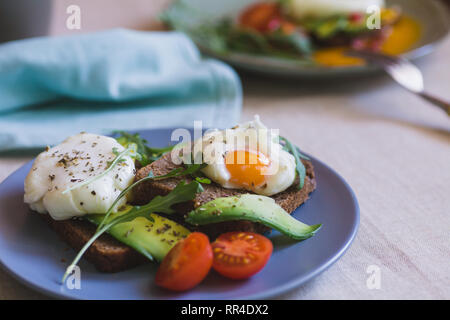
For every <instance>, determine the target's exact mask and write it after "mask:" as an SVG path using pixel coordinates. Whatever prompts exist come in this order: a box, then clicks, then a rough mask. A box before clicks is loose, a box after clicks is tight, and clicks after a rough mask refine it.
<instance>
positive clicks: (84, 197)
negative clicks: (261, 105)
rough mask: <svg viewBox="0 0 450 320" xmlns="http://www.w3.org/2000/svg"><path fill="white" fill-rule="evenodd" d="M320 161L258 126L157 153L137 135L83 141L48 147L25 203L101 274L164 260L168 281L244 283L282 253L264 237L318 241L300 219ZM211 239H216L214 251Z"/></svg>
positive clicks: (161, 278)
mask: <svg viewBox="0 0 450 320" xmlns="http://www.w3.org/2000/svg"><path fill="white" fill-rule="evenodd" d="M315 186H316V182H315V175H314V168H313V165H312V164H311V162H310V161H309V159H308V158H307V157H306V156H304V155H303V154H301V153H300V151H299V150H298V149H297V148H296V147H294V146H293V145H292V144H291V143H290V142H289V141H288V140H287V139H285V138H283V137H280V136H278V134H277V133H276V132H274V131H273V130H269V129H267V128H266V127H265V126H264V125H263V124H262V123H261V121H260V120H259V118H258V117H257V116H256V117H255V119H254V120H252V121H249V122H247V123H243V124H240V125H237V126H235V127H233V128H231V129H227V130H208V131H207V132H205V134H204V135H203V136H202V137H201V138H200V139H197V140H195V141H193V142H187V141H183V142H182V143H180V144H178V145H176V146H172V147H167V148H162V149H156V148H151V147H149V146H147V145H146V141H145V140H143V139H141V138H140V137H139V135H137V134H129V133H125V132H122V133H121V134H120V136H119V137H117V138H116V139H115V138H112V137H106V136H101V135H96V134H90V133H80V134H77V135H75V136H72V137H69V138H67V139H66V140H65V141H63V142H62V143H61V144H59V145H57V146H55V147H52V148H47V149H46V150H45V151H44V152H42V153H41V154H40V155H39V156H38V157H37V158H36V160H35V161H34V163H33V166H32V169H31V170H30V172H29V174H28V176H27V177H26V180H25V202H26V203H28V204H29V205H30V208H31V209H32V210H33V211H37V212H39V213H41V214H42V217H43V218H44V219H45V220H46V221H47V222H48V223H49V225H50V226H51V227H52V228H53V229H54V230H55V231H56V232H57V233H58V234H59V235H60V236H61V238H62V239H63V240H64V241H66V242H67V243H68V244H69V245H70V246H72V247H73V248H74V249H75V250H80V251H79V254H78V255H77V257H76V258H75V260H74V261H73V263H72V264H71V265H70V266H69V267H68V269H67V272H66V275H65V276H67V275H68V274H70V273H71V272H72V269H73V266H74V265H76V264H77V263H78V261H79V260H80V259H81V257H82V256H83V255H84V256H85V257H86V258H87V260H89V261H90V262H92V263H93V264H94V265H95V266H96V267H97V269H98V270H100V271H103V272H117V271H121V270H126V269H129V268H131V267H133V266H136V265H138V264H141V263H144V262H146V261H155V262H161V265H160V267H159V270H158V273H157V276H156V283H157V284H158V285H160V286H162V287H165V288H168V289H172V290H187V289H190V288H192V287H193V286H195V285H196V284H198V283H199V282H200V281H201V280H202V279H203V278H204V277H205V276H206V274H207V273H208V272H209V269H210V268H211V266H212V267H213V268H214V269H215V270H216V271H218V272H219V273H221V274H223V275H225V276H227V277H229V278H235V279H241V278H247V277H249V276H251V275H253V274H254V273H256V272H258V271H259V270H261V269H262V268H263V267H264V265H265V264H266V262H267V261H268V259H269V257H270V255H271V253H272V243H271V241H270V240H269V239H267V238H265V237H264V236H263V235H262V234H263V233H266V232H268V231H270V230H271V229H276V230H278V231H280V232H281V233H283V234H284V235H286V236H288V237H291V238H293V239H296V240H304V239H307V238H309V237H311V236H313V235H314V234H315V233H316V232H317V231H318V230H319V228H320V225H314V226H309V225H306V224H303V223H302V222H300V221H298V220H297V219H295V218H293V217H292V216H290V213H292V212H293V211H294V210H295V209H296V208H297V207H299V206H300V205H301V204H302V203H304V202H305V201H306V200H307V199H308V197H309V194H310V193H311V192H312V191H313V190H314V189H315ZM210 240H211V241H214V242H212V243H210Z"/></svg>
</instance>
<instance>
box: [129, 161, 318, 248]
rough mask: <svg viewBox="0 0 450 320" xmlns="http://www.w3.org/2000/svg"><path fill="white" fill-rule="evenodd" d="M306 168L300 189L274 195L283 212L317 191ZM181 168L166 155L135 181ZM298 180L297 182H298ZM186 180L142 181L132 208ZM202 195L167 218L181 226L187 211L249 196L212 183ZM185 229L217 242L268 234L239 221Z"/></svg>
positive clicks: (294, 187) (257, 225)
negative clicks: (228, 236) (242, 234)
mask: <svg viewBox="0 0 450 320" xmlns="http://www.w3.org/2000/svg"><path fill="white" fill-rule="evenodd" d="M302 162H303V164H304V165H305V167H306V178H305V184H304V186H303V188H302V189H300V190H299V189H298V187H297V184H298V180H297V181H296V182H295V183H294V184H293V185H292V186H291V187H289V188H288V189H287V190H285V191H283V192H280V193H278V194H276V195H274V196H273V197H272V198H273V199H274V200H275V201H276V203H278V204H279V205H280V206H281V207H282V208H283V209H284V210H286V211H287V212H289V213H292V212H293V211H294V210H295V209H296V208H297V207H299V206H300V205H301V204H302V203H304V202H305V201H306V200H308V198H309V194H310V193H311V192H312V191H314V189H315V188H316V180H315V174H314V168H313V165H312V163H311V162H310V161H306V160H302ZM179 167H181V166H180V165H176V164H174V163H173V162H172V158H171V154H170V153H166V154H165V155H164V156H163V157H161V158H160V159H158V160H157V161H155V162H153V163H151V164H149V165H147V166H145V167H143V168H141V169H139V171H138V172H137V174H136V180H140V179H142V178H145V177H147V176H148V174H149V172H150V171H152V172H153V174H154V175H155V176H159V175H164V174H167V173H169V172H170V171H171V170H173V169H176V168H179ZM297 179H298V178H297ZM181 180H186V181H187V182H189V181H192V179H191V178H190V177H185V176H184V177H176V178H170V179H164V180H157V181H153V180H150V181H145V182H143V183H141V184H138V185H137V186H136V187H135V189H134V191H133V196H134V203H135V204H139V205H142V204H146V203H148V202H149V201H150V200H151V199H153V198H154V197H155V196H158V195H166V194H168V193H169V192H170V191H172V190H173V189H174V188H175V186H176V185H177V184H178V183H179V182H180V181H181ZM203 187H204V189H205V191H204V192H202V193H200V194H198V195H197V196H196V197H195V199H194V200H192V201H189V202H186V203H183V204H179V205H176V206H174V208H175V209H176V211H177V212H176V214H173V215H170V219H173V220H175V221H177V222H179V223H182V224H184V225H186V224H185V223H184V215H186V213H188V212H189V211H191V210H193V209H194V208H197V207H199V206H201V205H202V204H204V203H207V202H209V201H211V200H214V199H216V198H218V197H229V196H235V195H239V194H244V193H250V192H248V191H246V190H237V189H225V188H223V187H222V186H220V185H219V184H216V183H214V182H212V183H211V184H204V185H203ZM186 227H188V228H190V229H191V230H198V231H202V232H204V233H206V234H207V235H209V236H210V238H211V239H214V238H216V237H217V236H218V235H219V234H221V233H224V232H228V231H250V232H257V233H264V232H267V231H269V230H270V228H268V227H266V226H264V225H262V224H260V223H255V222H251V221H246V220H240V221H227V222H220V223H214V224H209V225H205V226H199V227H193V226H192V225H186Z"/></svg>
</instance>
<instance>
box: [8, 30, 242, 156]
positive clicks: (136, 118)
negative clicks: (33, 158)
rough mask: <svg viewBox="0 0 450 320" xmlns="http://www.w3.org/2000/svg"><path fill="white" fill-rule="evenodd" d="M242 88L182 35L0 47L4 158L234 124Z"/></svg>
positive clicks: (114, 34) (111, 35)
mask: <svg viewBox="0 0 450 320" xmlns="http://www.w3.org/2000/svg"><path fill="white" fill-rule="evenodd" d="M241 105H242V93H241V84H240V80H239V78H238V76H237V75H236V73H235V72H234V71H233V69H231V68H230V67H229V66H227V65H226V64H224V63H222V62H219V61H217V60H212V59H202V58H201V56H200V54H199V52H198V50H197V48H196V47H195V45H194V44H193V43H192V41H190V40H189V39H188V38H187V37H186V36H185V35H183V34H181V33H177V32H143V31H131V30H125V29H115V30H110V31H105V32H98V33H91V34H85V35H76V36H67V37H54V38H35V39H29V40H20V41H14V42H10V43H6V44H2V45H0V151H4V150H10V149H17V148H28V147H38V146H45V145H53V144H56V143H58V142H60V141H62V140H63V139H64V138H66V137H67V136H69V135H72V134H75V133H78V132H80V131H87V132H94V133H101V134H108V133H110V132H111V131H113V130H118V129H121V130H134V129H145V128H155V127H192V126H193V121H194V120H202V121H203V126H204V127H218V128H224V127H229V126H232V125H234V124H235V123H236V122H237V121H238V120H239V116H240V111H241Z"/></svg>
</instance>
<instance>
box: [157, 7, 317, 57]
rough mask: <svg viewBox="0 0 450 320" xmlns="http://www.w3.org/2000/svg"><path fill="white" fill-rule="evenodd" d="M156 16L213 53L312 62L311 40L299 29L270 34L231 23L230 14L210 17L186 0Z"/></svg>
mask: <svg viewBox="0 0 450 320" xmlns="http://www.w3.org/2000/svg"><path fill="white" fill-rule="evenodd" d="M160 19H161V20H162V22H164V23H165V24H166V25H168V26H169V27H171V28H172V29H174V30H177V31H181V32H184V33H186V34H187V35H188V36H189V37H190V38H191V39H192V40H193V41H194V42H196V43H197V44H198V45H199V46H200V47H201V48H204V49H208V50H210V51H212V52H214V53H216V54H221V55H226V54H229V53H231V52H243V53H250V54H254V55H264V56H271V57H278V58H284V59H296V62H297V63H301V64H307V65H310V64H313V61H312V59H311V58H310V53H311V51H312V45H311V40H310V38H309V37H308V36H307V35H306V34H304V33H302V32H300V30H298V31H295V32H294V33H292V34H286V33H284V32H282V31H281V30H278V31H275V32H272V33H261V32H257V31H255V30H251V29H248V28H242V27H240V26H239V25H237V24H235V23H233V18H232V17H224V18H219V19H215V18H211V17H209V16H207V15H205V14H204V12H201V11H199V10H196V8H193V7H192V6H189V4H188V1H181V0H177V1H174V3H173V4H172V5H171V6H170V7H169V8H168V9H167V10H166V11H165V12H163V14H161V15H160ZM199 21H200V22H201V23H199ZM299 57H300V58H301V59H299Z"/></svg>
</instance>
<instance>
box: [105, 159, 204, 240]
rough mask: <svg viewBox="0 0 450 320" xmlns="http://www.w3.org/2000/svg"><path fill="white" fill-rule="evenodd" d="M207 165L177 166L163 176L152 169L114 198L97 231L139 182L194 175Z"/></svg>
mask: <svg viewBox="0 0 450 320" xmlns="http://www.w3.org/2000/svg"><path fill="white" fill-rule="evenodd" d="M205 165H206V164H191V165H189V166H188V167H187V169H184V170H183V168H176V169H173V170H172V171H170V172H169V173H167V174H165V175H162V176H154V175H153V172H152V171H150V172H149V174H148V176H147V177H145V178H142V179H141V180H138V181H136V182H134V183H133V184H131V185H129V186H128V187H127V188H125V189H124V190H123V191H122V192H121V193H120V194H119V196H118V197H117V198H116V199H115V200H114V202H113V203H112V205H111V206H110V207H109V209H108V210H107V211H106V214H105V217H104V218H103V220H102V221H101V222H100V223H99V225H98V227H97V231H99V230H100V229H101V228H102V227H103V226H104V225H105V222H106V221H107V220H108V218H109V216H110V215H111V213H112V212H113V210H114V207H115V206H116V204H117V203H118V202H119V200H120V199H122V198H123V197H124V196H125V195H126V194H127V193H128V192H129V191H130V190H131V189H133V188H134V187H135V186H137V185H138V184H140V183H143V182H145V181H149V180H162V179H168V178H174V177H179V176H186V175H193V174H195V172H197V171H198V170H200V169H202V168H204V166H205ZM196 181H197V182H200V183H206V182H202V181H198V180H196Z"/></svg>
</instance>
